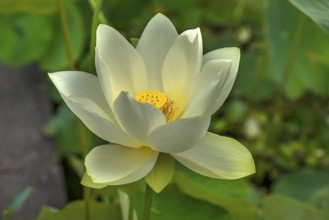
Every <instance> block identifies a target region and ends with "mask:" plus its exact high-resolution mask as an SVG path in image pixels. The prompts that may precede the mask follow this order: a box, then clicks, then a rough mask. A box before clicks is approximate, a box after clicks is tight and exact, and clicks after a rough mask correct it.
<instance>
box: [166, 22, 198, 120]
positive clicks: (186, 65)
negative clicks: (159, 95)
mask: <svg viewBox="0 0 329 220" xmlns="http://www.w3.org/2000/svg"><path fill="white" fill-rule="evenodd" d="M201 60H202V39H201V33H200V30H199V29H198V28H197V29H195V30H188V31H185V32H183V33H182V34H181V35H179V36H178V37H177V39H176V40H175V42H174V43H173V45H172V47H171V48H170V50H169V51H168V54H167V56H166V58H165V61H164V64H163V69H162V81H163V88H164V92H165V94H166V95H167V96H168V97H169V98H170V99H172V100H174V102H175V103H176V104H177V105H178V109H177V110H176V112H177V114H178V115H179V113H181V112H182V111H183V110H184V109H185V105H186V103H187V101H188V100H187V98H186V97H188V96H189V93H190V88H191V81H192V80H193V79H194V77H195V75H196V74H197V73H198V72H200V66H201Z"/></svg>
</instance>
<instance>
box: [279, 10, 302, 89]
mask: <svg viewBox="0 0 329 220" xmlns="http://www.w3.org/2000/svg"><path fill="white" fill-rule="evenodd" d="M305 20H306V19H305V15H303V14H301V15H300V17H299V20H298V24H297V28H296V32H295V36H294V40H293V45H292V47H291V52H290V54H289V57H288V61H287V64H286V66H285V68H284V72H283V77H282V83H281V89H280V91H281V92H283V91H284V88H285V85H286V83H287V80H288V76H289V73H290V72H291V69H292V67H293V66H294V62H295V59H296V56H297V52H298V48H299V46H300V43H301V39H302V36H303V31H304V25H305Z"/></svg>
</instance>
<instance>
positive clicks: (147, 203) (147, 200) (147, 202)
mask: <svg viewBox="0 0 329 220" xmlns="http://www.w3.org/2000/svg"><path fill="white" fill-rule="evenodd" d="M152 194H153V190H152V189H151V187H150V186H149V185H148V184H147V183H146V188H145V197H144V214H143V220H149V219H150V214H151V206H152Z"/></svg>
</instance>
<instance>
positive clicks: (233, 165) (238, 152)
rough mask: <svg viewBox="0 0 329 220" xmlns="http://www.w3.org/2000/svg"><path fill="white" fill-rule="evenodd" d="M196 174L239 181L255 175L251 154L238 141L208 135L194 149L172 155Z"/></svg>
mask: <svg viewBox="0 0 329 220" xmlns="http://www.w3.org/2000/svg"><path fill="white" fill-rule="evenodd" d="M172 156H173V157H175V158H176V159H177V160H178V161H179V162H180V163H182V164H183V165H185V166H186V167H188V168H189V169H191V170H193V171H194V172H196V173H199V174H201V175H205V176H208V177H213V178H218V179H238V178H242V177H245V176H248V175H250V174H253V173H255V164H254V161H253V158H252V156H251V154H250V152H249V151H248V150H247V149H246V148H245V147H244V146H243V145H242V144H241V143H239V142H238V141H236V140H234V139H232V138H228V137H223V136H219V135H215V134H212V133H207V135H206V136H205V137H204V138H203V139H202V141H200V142H199V143H198V144H197V145H196V146H194V147H193V148H191V149H189V150H187V151H185V152H180V153H176V154H172Z"/></svg>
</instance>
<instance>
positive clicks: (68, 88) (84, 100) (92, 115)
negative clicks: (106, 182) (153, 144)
mask: <svg viewBox="0 0 329 220" xmlns="http://www.w3.org/2000/svg"><path fill="white" fill-rule="evenodd" d="M49 77H50V79H51V80H52V81H53V83H54V84H55V86H56V88H57V89H58V91H59V92H60V94H61V96H62V97H63V99H64V101H65V103H66V104H67V105H68V107H69V108H70V109H71V110H72V112H73V113H74V114H75V115H77V116H78V117H79V118H80V119H81V121H82V122H83V123H84V124H85V125H86V126H87V127H88V128H89V129H90V130H91V131H92V132H93V133H95V134H96V135H97V136H99V137H101V138H102V139H104V140H107V141H109V142H113V143H119V144H123V145H126V146H131V147H134V146H136V143H135V142H134V140H133V139H132V138H131V137H130V136H129V135H127V134H126V133H125V132H124V131H123V130H122V129H121V128H120V127H119V126H118V125H117V124H116V123H115V122H114V120H113V119H112V118H114V116H112V118H111V117H110V115H112V112H111V110H110V108H109V106H108V105H107V102H106V100H105V98H104V95H103V93H102V91H101V89H100V86H99V83H98V80H97V77H96V76H93V75H91V74H88V73H83V72H75V71H72V72H57V73H51V74H49Z"/></svg>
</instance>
